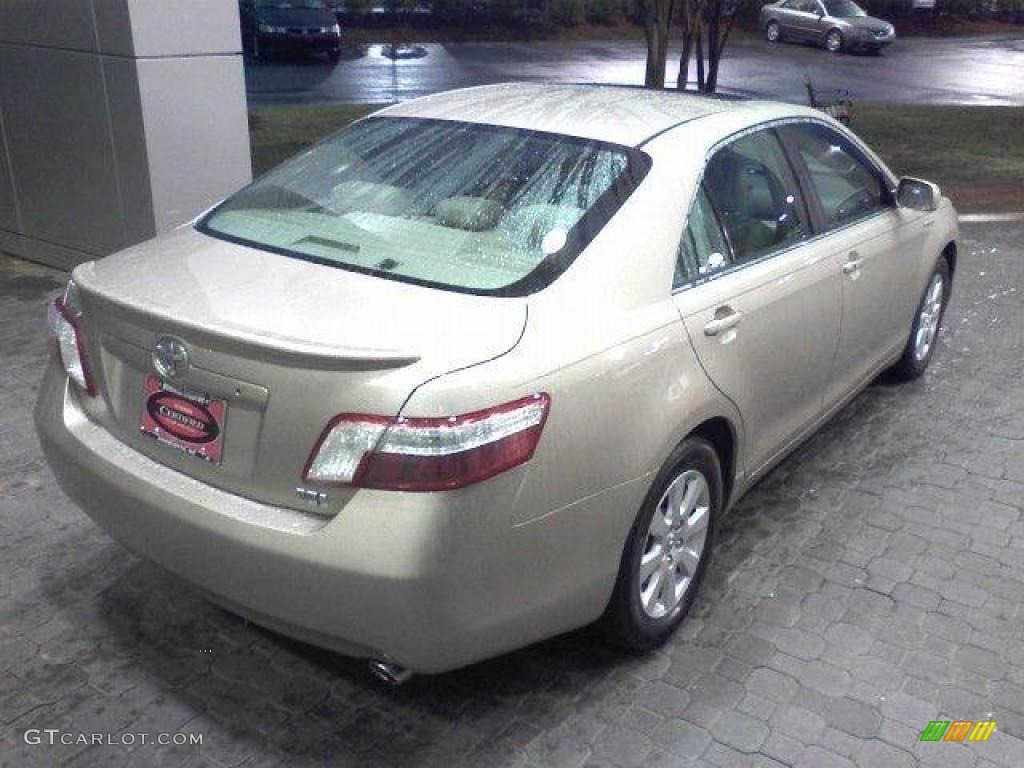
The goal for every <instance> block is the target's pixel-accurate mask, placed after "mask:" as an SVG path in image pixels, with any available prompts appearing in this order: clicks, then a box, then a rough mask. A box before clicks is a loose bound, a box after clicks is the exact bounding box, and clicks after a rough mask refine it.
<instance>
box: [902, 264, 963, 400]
mask: <svg viewBox="0 0 1024 768" xmlns="http://www.w3.org/2000/svg"><path fill="white" fill-rule="evenodd" d="M951 277H952V273H951V272H950V270H949V262H948V261H947V260H946V258H945V257H942V258H940V259H939V261H938V263H937V264H936V265H935V269H934V270H932V274H931V276H930V277H929V278H928V284H927V285H926V286H925V289H924V294H923V295H922V296H921V301H920V303H918V305H917V310H916V311H915V312H914V321H913V323H911V325H910V336H909V337H908V338H907V345H906V347H904V349H903V356H902V357H901V358H900V359H899V362H897V363H896V365H894V366H893V369H892V370H893V372H894V373H895V374H896V375H897V376H899V377H900V378H902V379H904V380H906V381H909V380H911V379H916V378H918V377H920V376H921V375H922V374H923V373H924V372H925V370H927V368H928V364H929V363H930V362H931V359H932V356H933V355H934V354H935V346H936V344H937V342H938V340H939V329H940V328H941V327H942V318H943V315H945V312H946V305H947V304H949V293H950V288H951V287H952V279H951Z"/></svg>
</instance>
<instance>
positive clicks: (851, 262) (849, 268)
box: [843, 251, 864, 275]
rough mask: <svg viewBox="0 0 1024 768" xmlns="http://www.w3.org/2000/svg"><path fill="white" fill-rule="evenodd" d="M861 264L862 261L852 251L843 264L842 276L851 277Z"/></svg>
mask: <svg viewBox="0 0 1024 768" xmlns="http://www.w3.org/2000/svg"><path fill="white" fill-rule="evenodd" d="M862 264H864V259H862V258H860V257H859V256H858V254H857V252H856V251H853V252H852V253H850V256H849V259H848V260H847V262H846V263H845V264H843V274H844V275H852V274H853V273H854V272H856V271H857V270H858V269H860V268H861V265H862Z"/></svg>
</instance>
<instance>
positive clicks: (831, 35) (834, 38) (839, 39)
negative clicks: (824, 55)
mask: <svg viewBox="0 0 1024 768" xmlns="http://www.w3.org/2000/svg"><path fill="white" fill-rule="evenodd" d="M825 48H826V49H828V51H829V52H830V53H839V52H840V51H842V50H843V33H842V32H840V31H839V30H838V29H830V30H829V32H828V34H827V35H825Z"/></svg>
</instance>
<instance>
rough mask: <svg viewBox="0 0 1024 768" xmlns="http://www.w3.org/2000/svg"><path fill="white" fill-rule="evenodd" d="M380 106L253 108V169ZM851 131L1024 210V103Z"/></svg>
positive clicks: (869, 120) (897, 166) (911, 117)
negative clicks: (1021, 105) (1016, 105)
mask: <svg viewBox="0 0 1024 768" xmlns="http://www.w3.org/2000/svg"><path fill="white" fill-rule="evenodd" d="M377 108H378V107H377V106H374V105H366V104H344V105H338V106H331V107H320V106H288V107H264V108H262V109H258V110H255V111H253V112H252V113H251V114H250V126H251V141H252V158H253V172H254V173H256V174H260V173H263V172H264V171H266V170H268V169H270V168H272V167H274V166H275V165H277V164H278V163H280V162H281V161H282V160H284V159H286V158H288V157H290V156H291V155H294V154H295V153H297V152H299V151H300V150H302V149H304V148H305V147H307V146H309V145H310V144H312V143H313V142H315V141H316V140H317V139H320V138H321V137H323V136H326V135H327V134H329V133H333V132H334V131H337V130H338V129H340V128H343V127H344V126H345V125H347V124H348V123H350V122H351V121H352V120H355V119H357V118H359V117H362V116H363V115H365V114H367V113H368V112H372V111H373V110H374V109H377ZM853 129H854V130H855V131H856V132H857V133H858V134H859V135H860V136H861V137H863V138H864V140H865V141H867V142H868V144H870V145H871V146H872V147H873V148H874V149H875V151H876V152H878V154H879V155H880V156H881V157H882V158H883V159H884V160H885V161H886V162H887V163H888V164H889V165H890V166H891V167H892V169H893V170H894V171H895V172H896V173H899V174H902V175H906V176H920V177H923V178H925V179H929V180H930V181H934V182H936V183H937V184H939V185H940V186H941V187H942V190H943V192H944V193H945V194H947V195H948V196H949V197H951V198H952V199H953V202H954V203H955V204H956V206H957V208H958V209H959V210H960V211H961V212H962V213H972V212H986V213H988V212H995V213H1000V212H1013V211H1024V181H1022V179H1024V107H980V106H979V107H934V106H875V105H855V106H854V115H853Z"/></svg>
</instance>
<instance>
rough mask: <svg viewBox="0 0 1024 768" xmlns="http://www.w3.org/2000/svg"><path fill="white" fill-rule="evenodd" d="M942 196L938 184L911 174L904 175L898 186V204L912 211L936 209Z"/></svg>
mask: <svg viewBox="0 0 1024 768" xmlns="http://www.w3.org/2000/svg"><path fill="white" fill-rule="evenodd" d="M941 197H942V193H941V192H940V191H939V187H938V185H937V184H932V183H931V182H930V181H925V180H924V179H915V178H913V177H911V176H904V177H903V178H902V179H900V183H899V186H898V187H896V205H898V206H899V207H900V208H909V209H910V210H912V211H928V212H931V211H934V210H935V209H936V208H938V207H939V199H940V198H941Z"/></svg>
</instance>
